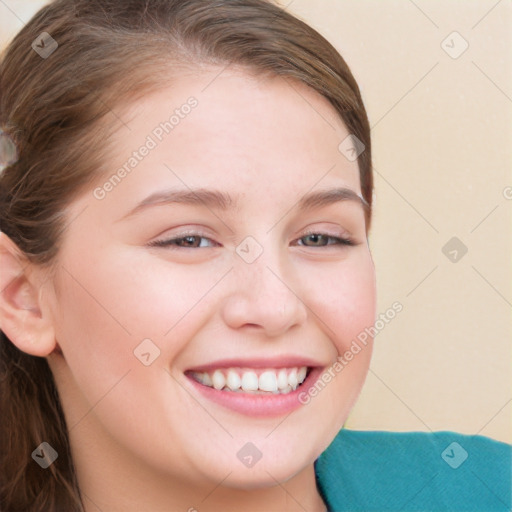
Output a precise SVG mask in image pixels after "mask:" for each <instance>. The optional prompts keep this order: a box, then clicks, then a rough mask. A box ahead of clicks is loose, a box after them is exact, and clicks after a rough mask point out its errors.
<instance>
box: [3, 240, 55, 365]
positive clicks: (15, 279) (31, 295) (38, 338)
mask: <svg viewBox="0 0 512 512" xmlns="http://www.w3.org/2000/svg"><path fill="white" fill-rule="evenodd" d="M42 282H43V279H42V270H41V269H40V268H38V267H36V265H34V264H33V263H31V262H30V261H29V260H28V259H27V258H26V256H25V255H24V254H23V252H22V251H21V250H20V249H19V248H18V246H17V245H16V244H15V243H14V242H13V241H12V240H11V239H10V238H9V237H8V236H7V235H5V233H0V329H1V330H2V331H3V332H4V334H5V335H6V336H7V337H8V338H9V340H10V341H11V342H12V343H13V344H14V345H15V346H16V347H18V348H19V349H20V350H21V351H23V352H26V353H27V354H30V355H33V356H40V357H45V356H47V355H49V354H50V353H51V352H53V350H54V349H55V348H56V345H57V343H56V340H55V331H54V328H53V323H52V321H51V318H50V315H49V310H48V308H46V307H44V305H43V304H42V300H41V299H42V293H41V283H42Z"/></svg>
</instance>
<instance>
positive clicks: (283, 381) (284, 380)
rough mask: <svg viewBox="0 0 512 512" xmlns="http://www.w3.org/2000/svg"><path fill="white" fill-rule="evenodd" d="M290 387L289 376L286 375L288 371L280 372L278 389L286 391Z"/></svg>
mask: <svg viewBox="0 0 512 512" xmlns="http://www.w3.org/2000/svg"><path fill="white" fill-rule="evenodd" d="M286 386H288V374H287V373H286V370H279V373H278V374H277V387H278V388H279V389H284V388H286Z"/></svg>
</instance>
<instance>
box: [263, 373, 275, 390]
mask: <svg viewBox="0 0 512 512" xmlns="http://www.w3.org/2000/svg"><path fill="white" fill-rule="evenodd" d="M259 388H260V389H261V391H277V377H276V372H273V371H272V370H269V371H266V372H263V373H262V374H261V375H260V379H259Z"/></svg>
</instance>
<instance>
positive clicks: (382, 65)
mask: <svg viewBox="0 0 512 512" xmlns="http://www.w3.org/2000/svg"><path fill="white" fill-rule="evenodd" d="M43 3H44V2H39V1H21V0H18V1H14V0H1V1H0V20H1V21H0V33H1V39H0V45H4V44H5V43H6V42H7V41H8V40H9V39H10V38H11V37H12V36H13V35H14V34H15V33H16V32H17V31H18V30H19V29H20V28H21V27H22V25H23V23H24V22H26V21H28V20H29V19H30V17H31V15H32V14H33V13H34V12H35V11H36V10H37V9H38V7H39V6H40V5H42V4H43ZM280 3H281V4H282V5H283V6H287V7H286V8H287V9H288V10H290V11H291V12H292V13H294V14H296V15H298V16H299V17H301V18H302V19H304V20H305V21H307V22H308V23H309V24H311V25H312V26H313V27H315V28H316V29H317V30H318V31H319V32H321V33H322V34H323V35H324V36H325V37H327V39H329V41H331V42H332V43H333V44H334V46H336V48H337V49H338V50H339V51H340V52H341V54H342V55H343V57H344V58H345V60H346V61H347V62H348V64H349V66H350V67H351V69H352V71H353V72H354V74H355V76H356V79H357V80H358V82H359V84H360V87H361V90H362V93H363V97H364V99H365V103H366V106H367V110H368V113H369V117H370V123H371V125H372V134H373V147H374V164H375V188H376V205H375V217H374V225H373V229H372V233H371V235H370V244H371V247H372V250H373V254H374V260H375V264H376V268H377V279H378V288H379V300H378V311H379V312H384V311H385V310H386V309H388V308H389V307H390V306H391V304H392V303H393V302H395V301H399V302H400V303H401V304H402V305H403V311H402V312H401V313H399V314H398V315H397V316H396V318H395V319H394V320H392V321H391V322H390V323H389V324H388V325H387V326H386V327H385V328H384V329H383V330H382V331H381V333H380V334H379V335H378V337H377V338H376V347H375V353H374V358H373V361H372V365H371V370H370V373H369V375H368V380H367V383H366V386H365V388H364V390H363V393H362V395H361V398H360V400H359V402H358V404H357V405H356V407H355V409H354V411H353V413H352V415H351V417H350V418H349V421H348V426H349V427H350V428H354V429H363V430H366V429H372V430H395V431H406V430H420V431H430V430H432V431H436V430H454V431H458V432H462V433H467V434H476V433H478V434H481V435H485V436H489V437H492V438H495V439H498V440H502V441H506V442H509V443H511V442H512V387H511V383H512V380H511V376H512V368H511V364H510V363H511V355H512V354H511V339H512V332H511V331H512V322H511V312H512V275H511V274H512V272H511V269H512V265H511V261H512V237H511V234H512V233H511V231H512V230H511V224H512V222H511V220H512V217H511V210H512V175H511V162H512V143H511V142H512V64H511V57H512V51H511V50H510V48H512V31H510V26H512V5H511V3H510V2H508V1H507V0H505V1H503V0H499V1H496V0H485V1H484V0H479V1H468V0H459V1H454V0H450V1H444V2H433V1H426V0H415V1H412V0H386V1H376V0H373V1H370V0H366V1H362V0H357V1H356V0H350V1H348V0H321V1H318V0H291V1H290V0H282V1H280ZM454 31H456V32H458V34H459V35H453V34H452V33H453V32H454ZM451 34H452V35H451ZM443 41H444V43H443ZM464 41H465V42H466V43H467V44H468V45H469V46H468V48H467V50H466V51H465V52H464V53H462V54H460V55H458V54H459V53H460V52H461V50H462V49H463V48H464V46H465V44H466V43H465V42H464ZM447 52H449V53H451V54H452V56H457V58H452V56H450V55H449V54H448V53H447ZM507 187H509V188H507ZM452 237H457V238H458V239H459V240H460V243H462V244H464V245H465V246H466V247H467V249H468V252H467V253H466V254H465V255H464V256H462V257H460V255H461V252H460V250H458V252H457V258H458V261H456V262H452V261H450V260H449V259H448V257H447V256H445V254H444V253H443V252H442V248H443V247H444V245H445V244H446V243H447V242H448V241H449V240H450V239H451V238H452ZM450 250H451V249H450ZM454 256H455V254H454V253H452V255H451V257H454Z"/></svg>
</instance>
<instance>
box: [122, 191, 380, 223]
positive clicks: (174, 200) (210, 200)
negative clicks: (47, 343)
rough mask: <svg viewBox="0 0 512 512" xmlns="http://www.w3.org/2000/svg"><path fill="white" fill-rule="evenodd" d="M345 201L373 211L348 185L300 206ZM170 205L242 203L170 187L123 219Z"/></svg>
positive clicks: (218, 207)
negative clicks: (152, 208) (159, 206)
mask: <svg viewBox="0 0 512 512" xmlns="http://www.w3.org/2000/svg"><path fill="white" fill-rule="evenodd" d="M343 201H350V202H355V203H357V204H359V205H361V207H362V208H363V210H364V212H365V213H368V212H369V210H370V206H369V204H368V203H367V201H366V200H365V199H364V198H363V197H362V196H361V195H359V194H358V193H357V192H355V191H354V190H352V189H350V188H346V187H338V188H333V189H328V190H319V191H316V192H310V193H308V194H305V195H304V196H302V197H301V199H300V200H299V201H298V203H297V205H296V206H297V208H298V210H299V211H300V212H306V211H309V210H313V209H315V208H322V207H324V206H329V205H331V204H334V203H338V202H343ZM170 204H185V205H191V206H205V207H206V208H208V209H211V210H220V211H227V210H229V209H236V208H237V207H238V202H237V201H236V200H234V199H233V198H232V197H231V196H230V195H229V194H226V193H224V192H221V191H218V190H210V189H205V188H196V189H188V190H166V191H161V192H155V193H153V194H151V195H149V196H148V197H146V198H145V199H143V200H142V201H141V202H140V203H139V204H138V205H137V206H136V207H135V208H133V210H131V211H130V212H128V213H127V214H126V215H125V216H124V217H122V219H125V218H127V217H131V216H132V215H135V214H137V213H139V212H141V211H143V210H145V209H147V208H149V207H151V206H157V205H170Z"/></svg>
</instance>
